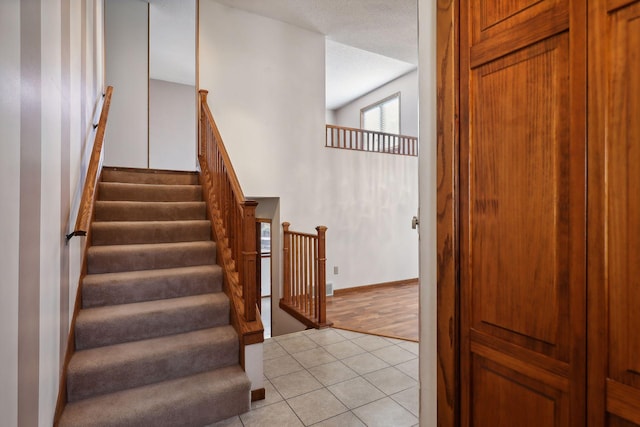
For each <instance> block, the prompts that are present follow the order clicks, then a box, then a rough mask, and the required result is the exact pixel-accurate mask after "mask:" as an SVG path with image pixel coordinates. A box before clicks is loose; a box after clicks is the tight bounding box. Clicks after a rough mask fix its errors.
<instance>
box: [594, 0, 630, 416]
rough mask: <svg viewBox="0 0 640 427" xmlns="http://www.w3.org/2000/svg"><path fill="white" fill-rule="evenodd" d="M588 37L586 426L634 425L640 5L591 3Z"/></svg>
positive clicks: (612, 1)
mask: <svg viewBox="0 0 640 427" xmlns="http://www.w3.org/2000/svg"><path fill="white" fill-rule="evenodd" d="M591 18H592V21H593V24H592V25H591V27H590V31H593V34H601V35H602V36H601V37H598V38H595V36H594V40H592V50H591V51H590V54H591V56H592V57H593V58H594V64H593V65H592V68H591V70H590V72H591V75H590V79H591V90H590V102H591V105H593V111H592V112H591V118H592V119H593V120H592V121H591V122H592V124H591V129H590V140H589V145H590V152H592V153H593V154H592V155H591V159H590V164H591V165H593V167H591V170H592V171H593V177H590V182H593V185H591V186H590V193H589V198H590V200H591V199H593V202H590V211H589V214H590V217H593V222H592V223H590V224H589V236H590V237H589V239H590V248H592V250H591V253H593V260H594V262H593V265H592V266H591V270H590V282H589V292H590V295H591V296H590V303H591V304H592V305H593V307H590V316H589V319H588V320H589V328H590V330H591V331H592V332H591V335H590V341H591V342H593V345H591V346H590V355H591V357H592V359H593V362H592V363H591V364H590V367H589V376H590V380H589V381H590V401H591V400H593V401H594V402H595V404H594V406H593V408H590V417H589V418H590V421H591V425H593V426H599V425H609V426H612V427H613V426H615V427H617V426H625V427H626V426H631V425H640V332H639V331H638V327H639V326H640V309H639V308H640V71H639V70H640V55H638V49H639V48H640V2H638V1H624V0H609V1H600V0H599V1H595V2H594V4H593V6H592V11H591Z"/></svg>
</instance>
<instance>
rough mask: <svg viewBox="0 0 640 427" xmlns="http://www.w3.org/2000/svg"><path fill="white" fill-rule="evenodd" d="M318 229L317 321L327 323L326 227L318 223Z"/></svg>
mask: <svg viewBox="0 0 640 427" xmlns="http://www.w3.org/2000/svg"><path fill="white" fill-rule="evenodd" d="M316 230H317V231H318V294H319V295H318V296H317V297H318V302H319V303H320V304H319V305H320V310H318V323H319V324H320V325H324V324H325V323H327V271H326V265H327V251H326V247H325V243H326V242H325V234H326V232H327V227H325V226H324V225H319V226H317V227H316Z"/></svg>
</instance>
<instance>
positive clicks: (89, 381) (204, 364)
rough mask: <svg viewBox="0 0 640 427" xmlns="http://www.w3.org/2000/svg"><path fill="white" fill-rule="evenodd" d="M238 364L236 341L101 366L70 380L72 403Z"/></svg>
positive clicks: (68, 384)
mask: <svg viewBox="0 0 640 427" xmlns="http://www.w3.org/2000/svg"><path fill="white" fill-rule="evenodd" d="M237 363H238V340H237V338H234V339H231V340H226V341H223V342H215V343H214V342H209V343H206V344H205V345H199V346H197V347H196V346H194V347H193V348H189V349H184V350H181V351H175V352H172V353H168V354H162V355H158V356H156V357H154V358H149V359H139V360H135V361H131V362H128V363H126V364H119V365H114V366H107V367H104V366H101V367H97V368H95V369H93V370H89V371H87V372H74V371H73V369H72V368H73V366H71V370H70V372H69V376H68V380H67V393H68V399H69V401H70V402H74V401H77V400H80V399H86V398H89V397H92V396H97V395H100V394H104V393H112V392H116V391H120V390H124V389H129V388H134V387H140V386H143V385H147V384H154V383H157V382H160V381H167V380H172V379H174V378H178V377H184V376H188V375H194V374H198V373H200V372H205V371H208V370H213V369H217V368H222V367H225V366H231V365H235V364H237Z"/></svg>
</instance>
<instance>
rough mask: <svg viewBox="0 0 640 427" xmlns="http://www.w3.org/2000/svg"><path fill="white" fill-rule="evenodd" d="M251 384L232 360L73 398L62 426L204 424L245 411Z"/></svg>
mask: <svg viewBox="0 0 640 427" xmlns="http://www.w3.org/2000/svg"><path fill="white" fill-rule="evenodd" d="M250 388H251V384H250V382H249V379H248V378H247V376H246V374H245V373H244V372H243V371H242V369H241V368H240V366H237V365H236V366H230V367H226V368H221V369H217V370H215V371H208V372H204V373H201V374H196V375H192V376H189V377H183V378H178V379H175V380H171V381H164V382H161V383H156V384H151V385H147V386H143V387H138V388H134V389H129V390H124V391H121V392H117V393H111V394H106V395H102V396H97V397H94V398H90V399H85V400H81V401H79V402H74V403H71V404H69V405H67V407H66V409H65V412H64V414H63V415H62V418H61V420H60V426H61V427H71V426H83V427H98V426H100V427H110V426H114V427H115V426H118V427H130V426H131V427H133V426H136V427H138V426H154V427H163V426H203V425H207V424H212V423H214V422H216V421H220V420H224V419H227V418H229V417H231V416H233V415H237V414H240V413H243V412H246V411H248V410H249V409H250V404H249V395H250Z"/></svg>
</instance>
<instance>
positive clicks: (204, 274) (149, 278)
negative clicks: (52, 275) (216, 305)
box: [82, 265, 222, 308]
mask: <svg viewBox="0 0 640 427" xmlns="http://www.w3.org/2000/svg"><path fill="white" fill-rule="evenodd" d="M221 290H222V268H221V267H220V266H218V265H197V266H193V267H179V268H164V269H159V270H139V271H124V272H119V273H102V274H88V275H86V276H85V278H84V280H83V282H82V306H83V307H84V308H91V307H100V306H105V305H115V304H125V303H133V302H142V301H152V300H159V299H167V298H178V297H184V296H189V295H200V294H204V293H207V292H220V291H221Z"/></svg>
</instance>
